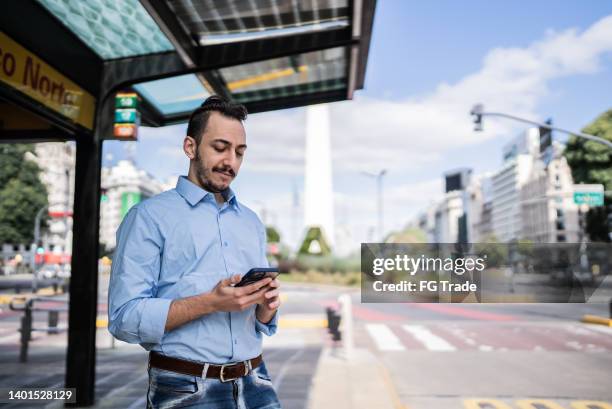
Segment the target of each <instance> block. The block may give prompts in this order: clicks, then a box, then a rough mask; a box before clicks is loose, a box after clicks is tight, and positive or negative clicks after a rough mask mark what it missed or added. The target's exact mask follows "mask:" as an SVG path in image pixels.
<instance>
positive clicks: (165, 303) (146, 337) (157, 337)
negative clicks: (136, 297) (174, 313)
mask: <svg viewBox="0 0 612 409" xmlns="http://www.w3.org/2000/svg"><path fill="white" fill-rule="evenodd" d="M142 301H143V303H144V305H142V315H141V318H140V327H139V328H138V331H139V334H138V335H139V338H140V342H143V343H149V344H159V343H160V342H161V339H162V337H163V336H164V332H165V330H166V320H167V319H168V311H170V304H171V303H172V300H170V299H166V298H145V299H143V300H142Z"/></svg>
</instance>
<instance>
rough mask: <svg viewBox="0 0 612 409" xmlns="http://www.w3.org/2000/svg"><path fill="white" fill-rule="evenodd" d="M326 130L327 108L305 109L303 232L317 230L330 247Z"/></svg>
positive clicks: (331, 215) (331, 211)
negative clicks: (313, 228)
mask: <svg viewBox="0 0 612 409" xmlns="http://www.w3.org/2000/svg"><path fill="white" fill-rule="evenodd" d="M329 128H330V127H329V106H328V105H325V104H320V105H311V106H309V107H308V108H306V164H305V166H306V169H305V181H304V185H305V187H304V227H305V229H304V231H307V230H308V229H309V228H311V227H320V228H321V231H322V233H323V237H324V239H325V240H326V241H327V243H328V244H329V245H330V247H332V248H333V246H334V243H335V240H334V238H335V236H334V196H333V189H332V161H331V147H330V139H329Z"/></svg>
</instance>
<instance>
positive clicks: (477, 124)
mask: <svg viewBox="0 0 612 409" xmlns="http://www.w3.org/2000/svg"><path fill="white" fill-rule="evenodd" d="M470 115H472V116H473V117H474V130H475V131H482V117H483V116H485V115H486V116H500V117H502V118H508V119H512V120H514V121H519V122H524V123H527V124H530V125H535V126H538V127H540V128H545V129H550V130H553V131H558V132H562V133H566V134H568V135H575V136H577V137H579V138H584V139H588V140H590V141H594V142H599V143H602V144H604V145H606V146H607V147H608V148H610V149H612V142H610V141H608V140H606V139H603V138H600V137H599V136H595V135H589V134H586V133H583V132H575V131H568V130H567V129H563V128H559V127H556V126H552V124H550V123H546V122H544V123H542V122H536V121H531V120H529V119H525V118H520V117H518V116H514V115H509V114H504V113H502V112H485V111H484V106H483V105H482V104H476V105H474V107H473V108H472V110H471V111H470Z"/></svg>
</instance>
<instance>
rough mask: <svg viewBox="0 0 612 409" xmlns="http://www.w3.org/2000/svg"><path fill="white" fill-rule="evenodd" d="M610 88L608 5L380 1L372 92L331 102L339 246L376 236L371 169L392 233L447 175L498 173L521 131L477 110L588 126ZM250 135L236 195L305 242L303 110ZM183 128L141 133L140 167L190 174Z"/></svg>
mask: <svg viewBox="0 0 612 409" xmlns="http://www.w3.org/2000/svg"><path fill="white" fill-rule="evenodd" d="M611 91H612V2H610V1H607V0H582V1H570V0H565V1H558V0H556V1H549V0H539V1H537V2H531V1H529V2H528V1H526V0H517V1H504V2H502V1H490V0H489V1H480V0H466V1H463V2H457V1H454V0H431V1H408V0H379V1H378V2H377V8H376V13H375V20H374V28H373V34H372V41H371V45H370V54H369V59H368V65H367V72H366V80H365V87H364V89H363V90H360V91H357V92H356V94H355V98H354V99H353V100H351V101H343V102H337V103H333V104H330V113H331V115H330V118H331V120H330V127H331V128H330V129H331V133H330V134H331V146H332V162H333V164H332V168H333V189H334V212H335V221H336V232H337V237H336V241H337V242H338V243H337V249H338V250H339V251H340V252H342V253H346V252H348V251H356V250H358V248H359V243H360V242H364V241H375V240H376V239H377V237H376V234H375V226H376V223H377V218H376V215H377V207H376V206H377V204H376V203H377V202H376V184H375V181H374V180H373V179H369V178H367V177H365V176H363V174H362V172H363V171H368V172H378V171H379V170H381V169H386V170H387V174H386V176H385V177H384V190H383V192H384V205H383V207H384V227H385V232H386V233H388V232H391V231H395V230H400V229H402V228H403V227H404V226H405V225H406V224H407V223H408V222H409V221H411V220H412V219H414V217H415V216H416V215H417V214H418V213H419V212H420V211H423V210H425V209H426V208H427V207H428V206H431V205H432V204H433V203H434V202H435V201H436V200H438V199H440V198H441V197H442V175H443V174H444V172H446V171H448V170H452V169H455V168H459V167H470V168H472V169H473V170H474V172H475V173H476V174H479V173H483V172H487V171H495V170H496V169H497V168H499V167H500V165H501V160H502V158H501V150H502V147H503V146H504V145H505V144H507V143H508V142H510V141H511V140H512V139H513V138H514V137H516V136H517V135H518V134H519V133H520V132H522V131H524V130H525V126H524V125H523V124H520V123H514V122H511V121H508V120H503V119H494V118H485V122H484V132H478V133H477V132H474V131H473V124H472V122H471V118H470V116H469V111H470V109H471V108H472V106H473V105H474V104H475V103H483V104H484V106H485V109H486V110H489V111H497V112H505V113H510V114H514V115H517V116H522V117H526V118H530V119H534V120H545V119H547V118H552V120H553V123H554V124H555V125H557V126H559V127H562V128H566V129H573V130H574V129H575V130H580V129H582V128H583V127H584V126H585V125H587V124H588V123H589V122H591V121H592V120H594V119H595V118H596V117H597V116H598V115H599V114H601V113H603V112H604V111H606V110H608V109H610V108H612V98H611V97H610V95H611V94H612V92H611ZM245 127H246V132H247V141H248V145H249V148H248V152H247V154H246V156H245V160H244V164H243V166H242V168H241V170H240V174H239V175H238V177H237V179H236V180H235V181H234V183H233V185H232V188H233V189H234V190H235V191H236V193H237V196H238V198H239V200H241V201H242V202H243V203H245V204H246V205H247V206H249V207H251V208H252V209H253V210H255V211H256V212H258V214H259V215H260V217H262V218H265V219H266V220H265V222H266V223H268V224H272V225H274V226H276V227H277V228H278V229H279V230H280V232H281V237H282V239H283V241H285V242H286V243H288V244H293V245H294V244H295V243H297V242H298V241H299V240H301V237H302V235H303V233H304V231H303V229H302V226H301V219H302V215H303V208H302V206H301V205H302V203H303V201H304V200H303V186H304V182H303V177H304V169H303V168H304V151H305V149H304V146H305V139H304V138H305V109H304V108H297V109H290V110H283V111H275V112H269V113H261V114H254V115H251V116H249V118H248V119H247V121H246V122H245ZM185 129H186V124H183V125H177V126H172V127H165V128H144V127H143V128H141V130H140V136H139V141H138V142H137V143H135V154H134V159H135V161H136V163H137V165H138V166H139V167H141V168H143V169H145V170H147V171H148V172H149V173H151V174H152V175H154V176H155V177H156V178H159V179H162V180H167V179H168V178H173V179H175V178H176V177H177V176H178V175H180V174H186V173H187V169H188V165H189V164H188V160H187V159H186V157H185V155H184V153H183V152H182V147H181V146H182V139H183V137H184V134H185ZM555 138H559V139H560V140H564V136H563V135H555ZM125 146H126V143H125V142H111V141H107V142H105V144H104V152H105V161H104V165H106V166H108V165H112V164H113V163H115V162H116V161H117V160H119V159H122V158H124V157H125V155H126V154H125ZM109 154H110V155H109ZM294 192H297V195H296V194H295V193H294ZM296 196H297V199H298V200H297V202H296ZM296 216H297V217H296ZM296 219H297V220H296Z"/></svg>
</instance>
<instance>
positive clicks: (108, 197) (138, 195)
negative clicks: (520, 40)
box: [100, 160, 168, 250]
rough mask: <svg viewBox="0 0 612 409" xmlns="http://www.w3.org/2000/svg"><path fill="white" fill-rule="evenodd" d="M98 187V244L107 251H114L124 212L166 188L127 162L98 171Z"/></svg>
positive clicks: (122, 161)
mask: <svg viewBox="0 0 612 409" xmlns="http://www.w3.org/2000/svg"><path fill="white" fill-rule="evenodd" d="M101 186H102V195H101V199H100V200H101V202H100V243H102V244H104V246H105V247H106V248H107V249H109V250H110V249H114V248H115V245H116V233H117V229H118V228H119V225H120V224H121V221H122V220H123V217H124V216H125V215H126V214H127V212H128V210H129V209H130V208H131V207H132V206H134V205H135V204H137V203H139V202H141V201H143V200H145V199H147V198H149V197H151V196H153V195H156V194H158V193H161V192H162V191H163V190H164V188H167V187H168V186H167V185H166V186H165V185H164V184H162V183H161V182H159V181H157V180H156V179H155V178H154V177H153V176H151V175H150V174H148V173H147V172H145V171H144V170H141V169H138V168H137V167H136V166H135V165H134V163H133V162H131V161H128V160H121V161H119V162H118V163H117V165H115V166H113V167H108V168H106V167H105V168H102V182H101Z"/></svg>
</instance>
